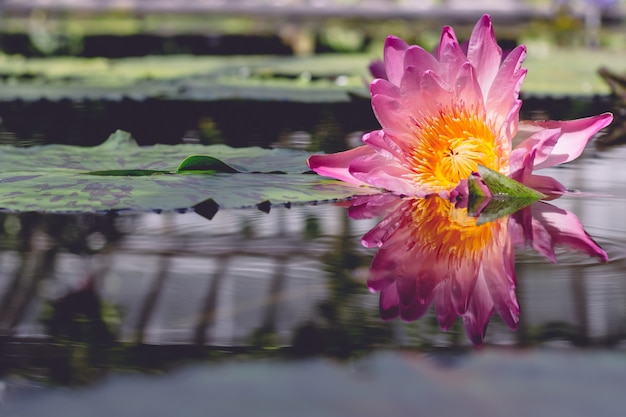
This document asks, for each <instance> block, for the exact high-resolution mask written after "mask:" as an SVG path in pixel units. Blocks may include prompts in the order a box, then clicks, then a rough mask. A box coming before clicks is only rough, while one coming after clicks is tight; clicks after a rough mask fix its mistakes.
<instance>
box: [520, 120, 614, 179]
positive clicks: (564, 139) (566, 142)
mask: <svg viewBox="0 0 626 417" xmlns="http://www.w3.org/2000/svg"><path fill="white" fill-rule="evenodd" d="M612 120H613V115H612V114H611V113H603V114H601V115H598V116H593V117H587V118H584V119H578V120H569V121H564V122H561V121H547V122H530V123H531V124H534V125H536V126H540V127H543V128H545V129H560V130H561V136H560V137H559V140H558V142H557V143H556V145H555V146H554V149H552V152H551V153H550V155H549V156H548V157H547V158H545V159H540V158H537V159H536V160H535V169H541V168H547V167H551V166H554V165H558V164H562V163H565V162H569V161H572V160H574V159H576V158H578V157H579V156H580V154H581V153H582V152H583V150H584V149H585V146H586V145H587V142H588V141H589V140H590V139H591V138H592V137H593V135H595V134H596V133H598V131H599V130H600V129H602V128H603V127H606V126H608V125H609V124H610V123H611V121H612Z"/></svg>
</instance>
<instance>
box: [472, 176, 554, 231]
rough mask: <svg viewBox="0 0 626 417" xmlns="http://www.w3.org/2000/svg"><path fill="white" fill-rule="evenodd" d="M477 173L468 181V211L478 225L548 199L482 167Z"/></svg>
mask: <svg viewBox="0 0 626 417" xmlns="http://www.w3.org/2000/svg"><path fill="white" fill-rule="evenodd" d="M478 174H479V175H478V176H477V175H475V174H472V175H470V177H469V178H468V190H469V196H468V207H467V209H468V213H469V214H470V215H471V216H474V217H477V218H478V220H477V222H476V224H484V223H488V222H491V221H493V220H495V219H497V218H500V217H504V216H508V215H510V214H513V213H515V212H516V211H518V210H521V209H523V208H524V207H526V206H528V205H530V204H532V203H534V202H535V201H538V200H540V199H542V198H544V197H546V196H545V195H544V194H542V193H540V192H538V191H536V190H533V189H532V188H529V187H526V186H525V185H524V184H522V183H520V182H518V181H515V180H514V179H511V178H509V177H507V176H506V175H503V174H500V173H499V172H497V171H494V170H492V169H489V168H487V167H484V166H482V165H479V166H478Z"/></svg>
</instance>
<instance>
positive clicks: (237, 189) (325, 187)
mask: <svg viewBox="0 0 626 417" xmlns="http://www.w3.org/2000/svg"><path fill="white" fill-rule="evenodd" d="M190 154H191V155H192V156H191V157H190V156H189V155H190ZM309 155H310V154H309V153H307V152H303V151H296V150H288V149H272V150H269V149H262V148H257V147H249V148H230V147H228V146H223V145H210V146H203V145H155V146H151V147H140V146H138V145H137V144H136V143H135V141H134V140H133V139H132V138H131V137H130V135H129V134H128V133H126V132H122V131H118V132H116V133H114V134H113V135H111V137H109V139H108V140H107V141H106V142H104V143H103V144H102V145H99V146H95V147H75V146H67V145H48V146H34V147H31V148H14V147H10V146H1V147H0V166H1V167H2V172H0V209H3V210H9V211H18V212H19V211H42V212H101V211H109V210H137V211H146V210H184V209H189V208H194V207H196V206H197V207H199V208H202V209H203V210H205V209H206V207H207V205H208V206H209V207H211V206H214V208H215V210H217V209H220V208H244V207H259V208H261V209H266V210H267V209H269V207H271V206H273V205H289V204H308V203H311V202H318V201H335V200H342V199H347V198H349V197H351V196H353V195H363V194H375V193H378V192H380V191H379V190H377V189H375V188H369V187H357V186H352V185H349V184H345V183H343V182H341V181H336V180H327V179H323V178H321V177H319V176H316V175H310V174H308V167H307V166H306V159H307V158H308V157H309ZM277 172H280V173H277ZM209 211H211V210H209Z"/></svg>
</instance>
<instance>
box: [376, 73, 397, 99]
mask: <svg viewBox="0 0 626 417" xmlns="http://www.w3.org/2000/svg"><path fill="white" fill-rule="evenodd" d="M370 93H371V95H372V96H374V95H376V94H381V95H385V96H390V97H397V98H399V97H400V89H399V88H398V86H397V85H395V84H392V83H391V82H389V81H387V80H384V79H381V78H378V79H375V80H373V81H372V82H371V83H370Z"/></svg>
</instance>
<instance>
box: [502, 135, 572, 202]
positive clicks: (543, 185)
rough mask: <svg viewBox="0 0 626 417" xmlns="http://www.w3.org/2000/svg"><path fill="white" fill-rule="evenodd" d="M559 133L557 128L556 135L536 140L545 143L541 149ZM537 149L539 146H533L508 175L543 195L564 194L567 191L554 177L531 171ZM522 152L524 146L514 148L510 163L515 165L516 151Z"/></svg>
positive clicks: (547, 145) (547, 147) (546, 146)
mask: <svg viewBox="0 0 626 417" xmlns="http://www.w3.org/2000/svg"><path fill="white" fill-rule="evenodd" d="M545 132H549V131H545ZM559 133H560V132H559V131H558V130H557V131H556V135H546V137H547V139H546V140H545V141H541V142H538V143H546V145H545V146H544V147H543V150H545V149H549V146H550V145H549V144H547V143H549V142H550V141H552V142H554V140H555V138H558V135H559ZM539 149H541V147H540V146H535V147H533V149H532V150H531V151H530V153H529V154H527V155H525V157H524V160H523V161H522V165H521V167H519V168H518V169H516V170H515V171H513V172H512V173H511V174H510V177H511V178H512V179H514V180H515V181H518V182H521V183H522V184H524V185H525V186H527V187H529V188H532V189H534V190H536V191H539V192H540V193H542V194H545V196H560V195H563V194H565V193H566V192H567V188H565V186H564V185H563V184H561V183H560V182H558V181H557V180H556V179H554V178H552V177H546V176H543V175H534V174H533V173H532V172H533V167H534V166H535V165H536V164H535V158H536V155H537V152H538V151H539ZM524 152H526V149H525V148H524V147H519V148H518V149H516V150H515V151H514V152H513V154H512V155H511V159H512V162H511V164H513V165H517V162H516V160H517V153H519V154H522V153H524Z"/></svg>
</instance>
